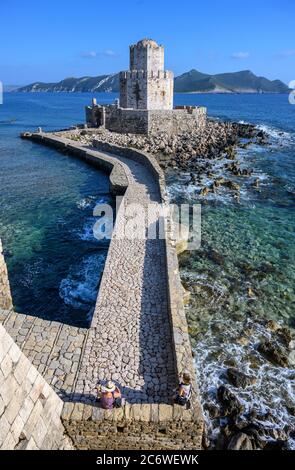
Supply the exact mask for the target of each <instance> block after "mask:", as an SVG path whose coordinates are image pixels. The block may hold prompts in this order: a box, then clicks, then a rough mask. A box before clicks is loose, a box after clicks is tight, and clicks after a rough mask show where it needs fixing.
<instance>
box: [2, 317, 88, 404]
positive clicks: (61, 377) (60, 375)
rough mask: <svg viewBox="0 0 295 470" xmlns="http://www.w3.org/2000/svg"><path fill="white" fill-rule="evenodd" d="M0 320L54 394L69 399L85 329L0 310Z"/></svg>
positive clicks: (75, 376) (74, 382)
mask: <svg viewBox="0 0 295 470" xmlns="http://www.w3.org/2000/svg"><path fill="white" fill-rule="evenodd" d="M0 322H1V323H2V324H3V326H4V327H5V329H6V330H7V332H8V333H9V334H10V336H11V337H12V338H13V339H14V341H15V342H16V344H17V345H18V346H19V348H20V349H21V350H22V351H23V353H24V354H25V355H26V356H27V358H28V359H30V361H31V362H32V363H33V364H34V366H35V367H36V368H37V369H38V371H39V372H40V374H42V375H43V377H44V378H45V380H47V382H48V383H49V384H50V385H52V386H53V388H54V389H55V391H56V392H57V394H58V395H59V396H61V398H66V399H68V398H70V397H71V394H72V392H73V390H74V388H75V384H76V380H77V371H78V367H79V364H80V360H81V353H82V350H83V345H84V343H85V341H86V337H87V330H86V329H82V328H77V327H74V326H70V325H64V324H62V323H57V322H50V321H47V320H43V319H41V318H37V317H33V316H31V315H24V314H21V313H16V312H14V311H7V310H1V309H0Z"/></svg>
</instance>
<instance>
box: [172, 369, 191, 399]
mask: <svg viewBox="0 0 295 470" xmlns="http://www.w3.org/2000/svg"><path fill="white" fill-rule="evenodd" d="M191 395H192V380H191V375H190V373H189V372H188V371H184V372H183V373H182V375H181V376H180V378H179V384H178V387H177V389H176V390H175V396H174V402H175V403H177V404H178V405H181V406H186V405H187V406H188V405H189V401H190V398H191Z"/></svg>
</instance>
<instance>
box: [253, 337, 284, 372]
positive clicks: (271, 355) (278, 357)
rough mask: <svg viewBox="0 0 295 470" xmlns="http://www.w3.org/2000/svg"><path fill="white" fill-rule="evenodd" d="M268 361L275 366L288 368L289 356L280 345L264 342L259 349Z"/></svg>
mask: <svg viewBox="0 0 295 470" xmlns="http://www.w3.org/2000/svg"><path fill="white" fill-rule="evenodd" d="M257 351H258V352H260V353H261V354H262V355H263V356H264V357H265V358H266V359H268V360H269V361H270V362H272V363H273V364H275V365H278V366H281V367H288V362H289V361H288V354H287V352H286V351H285V350H284V349H283V348H282V347H280V346H279V345H278V344H276V343H275V342H272V341H267V340H265V341H262V342H261V343H260V344H259V345H258V348H257Z"/></svg>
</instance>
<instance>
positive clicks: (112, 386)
mask: <svg viewBox="0 0 295 470" xmlns="http://www.w3.org/2000/svg"><path fill="white" fill-rule="evenodd" d="M103 388H104V389H105V391H106V392H114V391H115V390H116V385H115V384H114V382H112V381H111V380H108V382H107V383H106V385H105V386H104V387H103Z"/></svg>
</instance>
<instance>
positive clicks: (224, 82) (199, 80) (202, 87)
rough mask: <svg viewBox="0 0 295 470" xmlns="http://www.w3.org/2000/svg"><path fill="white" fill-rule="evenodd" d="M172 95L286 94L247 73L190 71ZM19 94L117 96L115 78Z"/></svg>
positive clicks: (40, 86)
mask: <svg viewBox="0 0 295 470" xmlns="http://www.w3.org/2000/svg"><path fill="white" fill-rule="evenodd" d="M174 84H175V92H176V93H288V91H289V89H288V87H287V85H285V84H284V83H283V82H282V81H280V80H268V79H267V78H265V77H258V76H256V75H254V73H252V72H250V70H243V71H241V72H233V73H221V74H217V75H209V74H205V73H201V72H198V71H197V70H190V71H189V72H186V73H184V74H182V75H179V76H178V77H176V78H175V82H174ZM17 91H20V92H111V91H112V92H118V91H119V74H112V75H100V76H98V77H82V78H66V79H65V80H62V81H61V82H58V83H42V82H36V83H32V84H31V85H27V86H24V87H21V88H19V89H18V90H17Z"/></svg>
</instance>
